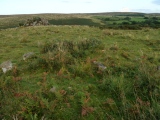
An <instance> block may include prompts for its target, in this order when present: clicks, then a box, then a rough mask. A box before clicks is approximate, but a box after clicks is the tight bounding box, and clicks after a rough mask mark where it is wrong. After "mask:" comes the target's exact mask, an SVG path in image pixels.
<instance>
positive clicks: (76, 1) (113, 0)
mask: <svg viewBox="0 0 160 120" xmlns="http://www.w3.org/2000/svg"><path fill="white" fill-rule="evenodd" d="M97 12H143V13H160V0H0V15H7V14H31V13H32V14H33V13H97Z"/></svg>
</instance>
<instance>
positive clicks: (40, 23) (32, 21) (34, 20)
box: [19, 17, 49, 26]
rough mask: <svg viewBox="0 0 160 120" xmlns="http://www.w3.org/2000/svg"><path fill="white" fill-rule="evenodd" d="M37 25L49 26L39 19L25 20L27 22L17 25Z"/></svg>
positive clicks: (42, 19)
mask: <svg viewBox="0 0 160 120" xmlns="http://www.w3.org/2000/svg"><path fill="white" fill-rule="evenodd" d="M39 25H49V22H48V20H46V19H44V18H40V17H34V18H32V19H27V21H26V22H25V23H24V24H23V23H19V26H39Z"/></svg>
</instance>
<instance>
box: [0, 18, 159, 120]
mask: <svg viewBox="0 0 160 120" xmlns="http://www.w3.org/2000/svg"><path fill="white" fill-rule="evenodd" d="M15 17H16V16H15ZM85 18H86V16H85ZM3 19H4V18H3ZM5 19H7V18H5ZM12 19H13V18H12ZM50 19H54V18H52V16H51V18H50ZM59 19H60V18H59ZM0 20H1V19H0ZM8 20H9V19H8ZM23 20H25V18H23ZM55 20H56V19H55ZM81 20H82V19H81ZM20 21H21V20H20ZM93 21H94V22H95V23H99V21H98V19H93ZM2 26H5V25H4V24H3V25H2ZM159 38H160V30H159V29H151V28H142V29H141V30H121V29H119V30H116V29H105V28H104V29H99V27H94V26H87V25H84V24H83V26H82V25H49V26H34V27H33V26H32V27H17V28H8V29H1V30H0V63H2V62H4V61H6V60H11V61H12V63H13V66H14V67H13V69H12V70H10V71H8V72H7V73H5V74H4V73H3V72H2V70H1V71H0V119H6V120H8V119H18V120H23V119H24V120H25V119H27V120H30V119H31V120H39V119H42V120H52V119H60V120H63V119H64V120H72V119H73V120H74V119H82V120H93V119H98V120H104V119H108V120H114V119H116V120H117V119H118V120H119V119H120V120H122V119H124V120H138V119H144V120H148V119H150V120H158V119H160V69H159V68H158V67H159V66H160V40H159ZM28 52H34V53H35V56H34V57H32V58H30V59H27V60H25V61H24V60H23V59H22V56H23V55H24V54H25V53H28ZM94 61H98V62H100V63H102V64H103V65H104V66H106V69H105V70H101V69H99V67H98V66H97V65H96V64H94Z"/></svg>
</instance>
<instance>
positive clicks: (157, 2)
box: [152, 0, 160, 5]
mask: <svg viewBox="0 0 160 120" xmlns="http://www.w3.org/2000/svg"><path fill="white" fill-rule="evenodd" d="M152 3H154V4H156V5H160V0H154V1H153V2H152Z"/></svg>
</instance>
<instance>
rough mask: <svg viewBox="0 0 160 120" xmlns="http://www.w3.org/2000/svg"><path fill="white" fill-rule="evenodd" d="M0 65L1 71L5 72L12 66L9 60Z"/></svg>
mask: <svg viewBox="0 0 160 120" xmlns="http://www.w3.org/2000/svg"><path fill="white" fill-rule="evenodd" d="M0 67H1V68H2V71H3V72H4V73H6V72H7V71H9V70H11V69H12V68H13V66H12V62H11V61H10V60H8V61H5V62H3V63H2V64H1V65H0Z"/></svg>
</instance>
